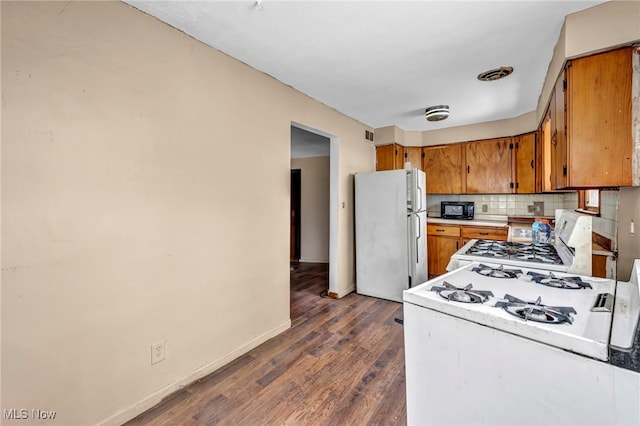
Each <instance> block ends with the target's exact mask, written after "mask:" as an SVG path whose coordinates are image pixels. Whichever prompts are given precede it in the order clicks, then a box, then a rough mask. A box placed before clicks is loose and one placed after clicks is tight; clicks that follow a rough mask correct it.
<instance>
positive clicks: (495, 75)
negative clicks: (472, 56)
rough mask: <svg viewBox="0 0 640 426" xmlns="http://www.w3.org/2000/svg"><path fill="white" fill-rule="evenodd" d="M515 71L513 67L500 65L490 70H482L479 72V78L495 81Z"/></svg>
mask: <svg viewBox="0 0 640 426" xmlns="http://www.w3.org/2000/svg"><path fill="white" fill-rule="evenodd" d="M512 72H513V67H500V68H494V69H492V70H489V71H485V72H481V73H480V74H478V80H480V81H493V80H500V79H501V78H505V77H507V76H509V75H511V73H512Z"/></svg>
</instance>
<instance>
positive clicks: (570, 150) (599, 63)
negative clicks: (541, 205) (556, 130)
mask: <svg viewBox="0 0 640 426" xmlns="http://www.w3.org/2000/svg"><path fill="white" fill-rule="evenodd" d="M635 54H636V55H637V54H638V53H635ZM633 55H634V48H632V47H627V48H622V49H618V50H612V51H608V52H604V53H599V54H596V55H592V56H587V57H584V58H579V59H574V60H572V61H570V62H569V63H568V64H567V67H566V69H565V74H566V81H567V89H566V99H565V103H566V118H567V122H566V139H565V141H564V142H565V144H566V163H565V164H566V165H565V166H564V167H565V168H566V182H560V184H563V183H564V184H565V186H567V187H571V188H594V187H610V186H631V185H632V180H633V176H632V175H633V170H632V160H631V157H632V150H633V147H632V145H633V136H632V135H633V133H632V130H631V129H632V94H631V87H632V78H633V65H632V62H633V61H632V58H633ZM556 94H557V93H556ZM556 172H558V171H556Z"/></svg>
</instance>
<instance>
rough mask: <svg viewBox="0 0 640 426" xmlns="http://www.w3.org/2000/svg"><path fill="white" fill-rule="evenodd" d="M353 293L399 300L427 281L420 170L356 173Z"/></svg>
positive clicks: (422, 189)
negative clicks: (410, 290)
mask: <svg viewBox="0 0 640 426" xmlns="http://www.w3.org/2000/svg"><path fill="white" fill-rule="evenodd" d="M354 180H355V234H356V235H355V236H356V247H355V251H356V292H357V293H358V294H363V295H366V296H373V297H379V298H382V299H388V300H393V301H396V302H402V291H403V290H406V289H408V288H410V287H412V286H416V285H418V284H421V283H423V282H425V281H426V280H427V239H426V238H427V236H426V226H427V211H426V210H427V209H426V198H425V197H426V186H425V183H426V176H425V174H424V172H423V171H422V170H419V169H412V170H387V171H380V172H371V173H356V175H355V179H354Z"/></svg>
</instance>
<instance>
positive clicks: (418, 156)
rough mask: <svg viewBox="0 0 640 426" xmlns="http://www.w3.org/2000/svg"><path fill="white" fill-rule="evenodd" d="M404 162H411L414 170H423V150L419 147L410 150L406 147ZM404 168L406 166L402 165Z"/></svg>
mask: <svg viewBox="0 0 640 426" xmlns="http://www.w3.org/2000/svg"><path fill="white" fill-rule="evenodd" d="M404 162H405V163H406V162H410V163H411V168H412V169H420V170H422V148H421V147H419V146H416V147H408V148H407V147H405V148H404ZM402 167H403V168H404V164H403V165H402Z"/></svg>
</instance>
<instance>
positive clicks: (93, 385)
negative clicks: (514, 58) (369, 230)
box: [1, 1, 375, 425]
mask: <svg viewBox="0 0 640 426" xmlns="http://www.w3.org/2000/svg"><path fill="white" fill-rule="evenodd" d="M1 8H2V120H3V123H2V254H3V257H2V306H1V308H2V408H3V409H4V408H28V409H31V408H39V409H47V410H56V411H57V415H56V419H55V420H54V421H47V422H46V424H58V425H89V424H97V423H101V422H106V423H109V424H119V423H121V422H122V421H124V420H126V419H128V418H130V417H131V416H133V415H135V414H137V413H138V412H140V411H142V410H144V409H146V408H148V407H150V406H151V405H152V404H154V403H155V402H157V401H159V399H160V398H162V397H163V396H165V395H167V394H168V393H170V392H172V391H174V390H176V389H178V388H179V387H180V386H182V385H184V384H186V383H188V382H190V381H192V380H194V379H196V378H198V377H199V376H202V375H204V374H206V373H208V372H210V371H213V370H215V369H216V368H218V367H220V366H222V365H223V364H225V363H227V362H228V361H229V360H231V359H233V358H234V357H237V356H239V355H240V354H241V353H243V352H245V351H247V350H248V349H250V348H251V347H253V346H255V345H257V344H259V343H260V342H262V341H264V340H266V339H268V338H270V337H271V336H273V335H275V334H278V333H280V332H281V331H283V330H285V329H286V328H287V327H289V326H290V320H289V268H288V264H289V219H288V218H289V170H290V158H289V156H290V153H289V149H290V148H289V146H290V126H291V122H292V121H295V122H297V123H303V124H305V125H308V126H309V127H311V128H315V129H321V130H323V131H325V132H327V133H329V134H331V135H333V136H334V138H335V140H336V141H337V142H336V144H337V145H336V146H337V152H338V154H339V155H338V158H337V160H336V162H337V169H338V185H337V188H338V193H337V198H338V200H339V203H340V204H339V206H340V209H339V211H337V212H336V216H337V224H336V226H337V229H338V234H337V235H338V241H337V243H336V247H337V248H336V250H337V260H338V262H337V266H336V267H337V277H338V283H337V286H338V293H340V294H346V293H347V292H348V291H350V289H352V288H353V286H354V283H353V280H354V277H353V276H354V265H353V219H352V218H353V211H352V208H353V206H352V202H351V200H352V198H353V194H352V186H353V185H352V177H351V176H352V174H353V173H354V172H357V171H369V170H371V169H373V167H374V156H375V152H374V147H373V145H372V144H370V143H367V142H366V141H364V130H365V128H366V127H365V126H364V125H363V124H361V123H359V122H357V121H355V120H353V119H350V118H348V117H345V116H344V115H341V114H340V113H338V112H336V111H335V110H333V109H331V108H328V107H326V106H325V105H322V104H320V103H318V102H315V101H313V100H312V99H311V98H309V97H307V96H304V95H302V94H300V93H298V92H296V91H294V90H293V89H291V88H290V87H287V86H285V85H283V84H281V83H279V82H277V81H275V80H274V79H272V78H271V77H268V76H266V75H264V74H262V73H259V72H257V71H255V70H253V69H251V68H249V67H247V66H246V65H244V64H242V63H240V62H238V61H236V60H234V59H232V58H230V57H228V56H226V55H224V54H221V53H219V52H217V51H216V50H214V49H212V48H209V47H206V46H204V45H202V44H201V43H199V42H197V41H195V40H193V39H191V38H190V37H188V36H186V35H184V34H183V33H181V32H179V31H177V30H174V29H172V28H170V27H168V26H167V25H165V24H163V23H160V22H159V21H157V20H155V19H154V18H151V17H149V16H148V15H145V14H143V13H141V12H139V11H137V10H136V9H134V8H131V7H130V6H128V5H126V4H124V3H121V2H75V1H72V2H4V1H3V2H2V4H1ZM256 111H260V113H259V114H256V113H255V112H256ZM256 134H259V135H260V138H259V141H258V142H256V136H255V135H256ZM332 143H333V142H332ZM342 202H344V203H345V204H344V208H343V207H342ZM256 206H260V209H259V212H257V211H256ZM257 213H259V214H257ZM162 340H164V341H165V342H166V348H167V349H166V351H167V352H166V359H165V360H164V361H162V362H160V363H158V364H155V365H153V366H152V365H151V364H150V346H151V344H153V343H156V342H159V341H162ZM6 424H26V423H24V421H15V422H11V421H7V422H6Z"/></svg>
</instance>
